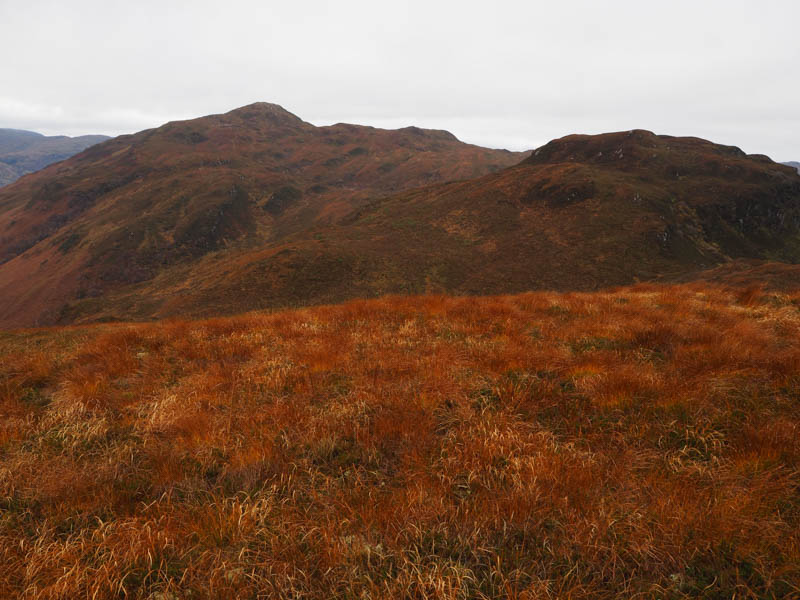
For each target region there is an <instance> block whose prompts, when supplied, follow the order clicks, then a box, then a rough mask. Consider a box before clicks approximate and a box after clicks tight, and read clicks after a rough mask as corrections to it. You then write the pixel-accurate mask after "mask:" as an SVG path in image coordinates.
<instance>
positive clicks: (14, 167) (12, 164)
mask: <svg viewBox="0 0 800 600" xmlns="http://www.w3.org/2000/svg"><path fill="white" fill-rule="evenodd" d="M107 139H109V138H108V136H105V135H82V136H79V137H67V136H65V135H57V136H49V137H48V136H44V135H42V134H40V133H35V132H33V131H24V130H21V129H0V187H2V186H4V185H8V184H9V183H13V182H14V181H16V180H17V179H19V178H20V177H22V176H23V175H25V174H27V173H33V172H34V171H38V170H39V169H43V168H44V167H46V166H47V165H49V164H52V163H54V162H58V161H60V160H64V159H65V158H69V157H70V156H73V155H75V154H77V153H78V152H81V151H82V150H85V149H86V148H88V147H89V146H92V145H94V144H98V143H100V142H102V141H104V140H107Z"/></svg>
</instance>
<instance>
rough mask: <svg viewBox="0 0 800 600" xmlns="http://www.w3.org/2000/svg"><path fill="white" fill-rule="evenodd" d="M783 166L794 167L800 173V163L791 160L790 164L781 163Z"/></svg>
mask: <svg viewBox="0 0 800 600" xmlns="http://www.w3.org/2000/svg"><path fill="white" fill-rule="evenodd" d="M781 164H782V165H786V166H787V167H794V168H795V169H797V170H798V171H800V162H795V161H793V160H790V161H789V162H785V163H781Z"/></svg>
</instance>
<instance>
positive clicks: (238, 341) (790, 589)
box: [0, 285, 800, 600]
mask: <svg viewBox="0 0 800 600" xmlns="http://www.w3.org/2000/svg"><path fill="white" fill-rule="evenodd" d="M799 307H800V296H791V295H776V294H766V293H764V292H762V291H760V290H757V289H750V290H747V291H745V292H743V293H742V292H735V291H725V290H724V289H721V288H714V287H707V288H702V287H699V286H696V285H695V286H676V287H660V286H654V285H650V286H636V287H633V288H627V289H622V290H618V291H614V292H603V293H593V294H556V293H532V294H522V295H517V296H503V297H487V298H448V297H440V296H430V297H411V298H406V297H404V298H400V297H390V298H385V299H381V300H374V301H355V302H350V303H347V304H343V305H339V306H325V307H318V308H311V309H306V310H297V311H287V312H280V313H274V314H262V313H256V314H249V315H245V316H241V317H235V318H226V319H214V320H209V321H197V322H181V321H169V322H161V323H154V324H141V325H125V324H123V325H97V326H90V327H83V328H65V329H49V330H30V331H19V332H6V333H0V597H2V598H27V599H34V598H63V599H79V598H120V597H123V598H149V599H152V600H177V599H183V598H194V599H197V598H454V599H455V598H519V599H523V598H528V599H533V598H631V597H644V598H685V597H706V598H733V597H735V598H785V597H798V595H800V491H799V490H800V471H798V466H799V465H800V436H799V435H798V434H799V433H800V430H799V427H798V426H799V425H800V345H799V344H798V339H799V336H800V309H799Z"/></svg>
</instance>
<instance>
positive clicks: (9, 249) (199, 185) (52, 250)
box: [0, 103, 528, 324]
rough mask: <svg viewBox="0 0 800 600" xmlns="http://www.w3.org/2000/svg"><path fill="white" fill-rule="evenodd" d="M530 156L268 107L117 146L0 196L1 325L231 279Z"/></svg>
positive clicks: (434, 134) (442, 135) (93, 151)
mask: <svg viewBox="0 0 800 600" xmlns="http://www.w3.org/2000/svg"><path fill="white" fill-rule="evenodd" d="M527 155H528V154H527V153H518V152H509V151H506V150H492V149H487V148H481V147H479V146H473V145H470V144H465V143H463V142H460V141H459V140H458V139H456V138H455V136H453V135H452V134H450V133H448V132H446V131H434V130H424V129H419V128H416V127H407V128H404V129H398V130H384V129H376V128H373V127H364V126H358V125H348V124H337V125H332V126H328V127H315V126H314V125H312V124H310V123H306V122H305V121H303V120H301V119H300V118H298V117H297V116H295V115H293V114H291V113H289V112H288V111H286V110H284V109H283V108H281V107H280V106H277V105H274V104H267V103H257V104H253V105H250V106H246V107H243V108H240V109H237V110H234V111H231V112H229V113H227V114H224V115H212V116H209V117H203V118H199V119H194V120H191V121H183V122H174V123H168V124H166V125H164V126H163V127H159V128H157V129H152V130H148V131H143V132H141V133H138V134H136V135H127V136H120V137H118V138H115V139H113V140H109V141H106V142H104V143H101V144H99V145H96V146H93V147H91V148H89V149H87V150H86V151H85V152H83V153H81V154H79V155H77V156H74V157H72V158H71V159H69V160H67V161H64V162H62V163H59V164H57V165H52V166H50V167H48V168H46V169H44V170H43V171H40V172H38V173H36V174H35V175H32V176H30V177H26V178H24V179H22V180H20V181H18V182H16V183H15V184H13V185H11V186H7V187H6V188H3V189H2V190H0V296H2V297H4V299H5V302H3V303H0V323H2V324H27V323H36V322H39V323H44V322H52V321H54V320H59V319H60V320H64V319H74V318H77V317H76V316H72V313H71V312H70V311H72V308H71V307H72V303H73V302H78V303H79V304H81V309H80V310H81V311H82V310H83V308H82V307H83V306H85V302H89V303H93V304H94V305H95V306H96V309H92V310H91V312H92V313H93V315H94V316H100V315H99V314H95V312H96V310H97V309H100V306H101V305H102V306H105V303H106V301H107V299H108V298H109V296H108V295H109V294H110V293H112V292H115V291H119V290H123V289H128V287H129V286H131V285H140V284H144V283H153V282H154V278H156V277H159V276H167V274H168V273H169V274H170V275H169V276H168V277H169V278H170V282H171V283H170V284H167V283H162V284H158V285H163V286H165V288H164V289H166V288H167V287H169V285H171V284H172V283H175V284H178V285H183V284H188V285H191V283H190V279H187V278H186V277H189V278H191V277H192V276H191V275H189V273H188V271H187V269H188V270H192V269H194V268H195V267H199V266H200V265H201V264H203V265H206V264H209V263H208V261H217V260H219V259H222V260H223V262H225V263H227V260H231V261H232V262H231V263H230V264H227V266H225V267H222V266H221V265H222V263H217V264H218V265H219V266H220V267H219V268H215V271H216V275H215V277H217V278H222V277H224V276H225V273H226V272H229V273H230V274H231V275H234V273H235V272H236V271H237V267H236V262H237V261H238V260H239V258H236V257H242V260H247V259H246V258H244V255H245V254H246V253H247V252H250V251H254V250H263V249H266V248H271V247H276V246H277V245H280V244H282V243H285V242H286V241H287V240H289V239H292V238H293V237H296V236H298V235H305V234H307V233H308V232H310V231H312V230H314V229H315V228H318V227H325V226H335V224H336V223H338V222H340V221H341V219H343V218H345V217H346V216H347V215H351V214H353V211H355V210H357V209H359V208H361V207H363V206H364V205H366V204H369V203H371V202H374V201H375V200H376V199H378V198H381V197H384V196H387V195H390V194H392V193H398V192H402V191H405V190H408V189H411V188H417V187H421V186H425V185H430V184H436V183H441V182H448V181H453V180H463V179H467V178H474V177H479V176H482V175H486V174H488V173H491V172H495V171H498V170H501V169H503V168H506V167H508V166H511V165H514V164H517V163H519V162H520V161H521V160H522V159H524V158H525V157H526V156H527ZM398 250H401V249H398ZM223 257H224V258H223ZM179 273H184V275H180V274H179ZM331 273H332V272H331ZM309 292H312V296H313V290H309ZM298 295H299V296H302V294H300V293H299V292H298ZM248 301H249V300H248ZM154 302H155V304H154ZM137 303H138V301H137ZM145 304H148V305H150V308H145V307H144V306H140V307H139V308H137V309H136V312H137V313H138V312H139V311H140V310H141V311H143V313H153V314H154V313H155V312H157V311H158V310H159V307H158V306H157V305H158V304H159V301H158V300H156V299H155V298H152V299H149V300H146V301H145ZM198 308H199V307H198ZM232 308H235V307H234V306H232V305H230V304H228V303H225V306H219V307H216V308H215V307H210V306H209V307H205V308H204V310H205V309H207V310H211V311H212V312H213V311H217V310H219V311H223V312H227V311H229V310H231V309H232ZM103 310H104V309H103ZM124 310H126V311H127V310H128V309H127V308H126V309H124Z"/></svg>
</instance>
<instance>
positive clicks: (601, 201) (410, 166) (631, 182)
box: [0, 103, 800, 327]
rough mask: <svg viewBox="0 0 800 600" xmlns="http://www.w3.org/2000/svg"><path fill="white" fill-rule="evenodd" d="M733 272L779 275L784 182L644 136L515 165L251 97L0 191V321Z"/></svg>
mask: <svg viewBox="0 0 800 600" xmlns="http://www.w3.org/2000/svg"><path fill="white" fill-rule="evenodd" d="M748 260H749V261H761V262H758V263H754V264H762V263H763V261H781V262H782V263H785V268H783V267H782V268H771V267H770V268H766V269H762V272H769V273H773V274H777V275H776V276H784V275H785V274H786V273H787V272H788V273H790V274H791V273H794V271H793V269H794V266H793V264H792V263H797V262H800V175H798V173H797V172H796V171H795V170H793V169H790V168H788V167H786V166H783V165H780V164H777V163H775V162H773V161H771V160H770V159H769V158H767V157H765V156H759V155H746V154H745V153H744V152H742V151H741V150H740V149H738V148H735V147H731V146H721V145H717V144H713V143H711V142H708V141H705V140H701V139H698V138H675V137H670V136H659V135H655V134H653V133H651V132H648V131H644V130H634V131H626V132H619V133H612V134H605V135H597V136H585V135H573V136H567V137H565V138H562V139H559V140H555V141H553V142H550V143H549V144H547V145H545V146H543V147H542V148H539V149H538V150H536V151H535V152H534V153H533V154H532V155H530V156H528V154H527V153H512V152H508V151H503V150H489V149H486V148H480V147H477V146H471V145H468V144H464V143H462V142H460V141H458V140H457V139H456V138H455V137H454V136H452V135H451V134H450V133H448V132H444V131H434V130H423V129H418V128H414V127H409V128H405V129H399V130H381V129H375V128H372V127H363V126H358V125H346V124H338V125H333V126H329V127H315V126H313V125H311V124H309V123H306V122H304V121H302V120H301V119H300V118H298V117H296V116H295V115H292V114H291V113H289V112H287V111H286V110H284V109H283V108H281V107H279V106H277V105H273V104H266V103H258V104H254V105H250V106H246V107H243V108H240V109H237V110H234V111H231V112H229V113H227V114H224V115H212V116H209V117H203V118H199V119H194V120H191V121H183V122H173V123H168V124H166V125H164V126H162V127H159V128H157V129H152V130H148V131H143V132H141V133H138V134H136V135H129V136H120V137H118V138H115V139H113V140H109V141H107V142H105V143H102V144H99V145H97V146H94V147H92V148H90V149H88V150H87V151H85V152H83V153H81V154H80V155H78V156H75V157H73V158H71V159H69V160H67V161H64V162H63V163H60V164H58V165H53V166H51V167H48V168H46V169H44V170H43V171H41V172H39V173H36V174H35V175H32V176H30V177H27V178H25V179H24V180H21V181H19V182H17V183H16V184H14V185H12V186H8V187H7V188H5V189H3V190H1V191H0V295H2V296H3V297H4V299H5V302H4V303H3V304H2V305H0V326H6V327H9V326H21V325H33V324H46V323H67V322H81V321H86V320H98V319H102V320H108V319H149V318H154V317H164V316H171V315H180V316H202V315H219V314H230V313H236V312H241V311H245V310H252V309H259V308H265V307H281V306H287V305H289V306H291V305H304V304H315V303H327V302H336V301H340V300H344V299H348V298H354V297H372V296H378V295H382V294H387V293H421V292H447V293H457V294H488V293H505V292H518V291H523V290H529V289H558V290H590V289H596V288H598V287H604V286H613V285H623V284H628V283H633V282H635V281H640V280H659V281H667V280H677V279H682V280H686V279H687V278H689V279H691V278H694V277H701V276H703V275H702V273H703V272H705V271H706V270H709V269H712V270H713V269H714V268H715V267H718V266H720V265H732V264H736V265H739V266H737V267H736V268H735V269H728V270H724V269H723V270H721V271H720V270H715V271H711V272H712V273H713V277H715V278H723V279H724V278H725V277H732V276H735V277H736V278H739V279H741V278H742V277H743V275H742V267H741V265H742V262H741V261H748ZM737 261H738V262H737ZM751 268H755V267H752V265H750V263H747V266H746V268H745V271H746V270H747V269H751ZM787 269H788V271H787Z"/></svg>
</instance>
